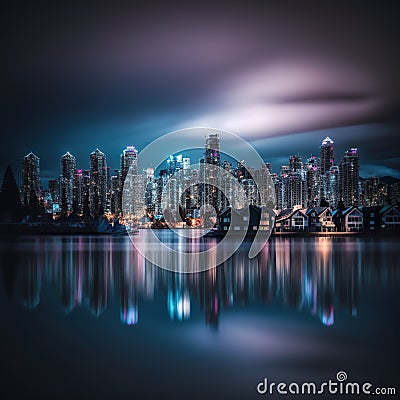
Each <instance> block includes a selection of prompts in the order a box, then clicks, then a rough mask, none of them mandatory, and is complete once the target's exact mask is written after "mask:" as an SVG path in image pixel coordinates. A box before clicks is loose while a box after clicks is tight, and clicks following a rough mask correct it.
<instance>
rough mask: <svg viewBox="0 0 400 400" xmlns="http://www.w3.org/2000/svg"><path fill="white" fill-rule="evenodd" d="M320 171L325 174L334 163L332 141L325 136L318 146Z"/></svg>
mask: <svg viewBox="0 0 400 400" xmlns="http://www.w3.org/2000/svg"><path fill="white" fill-rule="evenodd" d="M319 149H320V171H321V175H325V174H326V173H327V172H328V171H329V169H330V168H331V167H332V166H333V165H334V163H335V157H334V141H333V140H332V139H331V138H330V137H329V136H327V137H326V138H325V139H324V140H323V141H322V144H321V146H320V148H319Z"/></svg>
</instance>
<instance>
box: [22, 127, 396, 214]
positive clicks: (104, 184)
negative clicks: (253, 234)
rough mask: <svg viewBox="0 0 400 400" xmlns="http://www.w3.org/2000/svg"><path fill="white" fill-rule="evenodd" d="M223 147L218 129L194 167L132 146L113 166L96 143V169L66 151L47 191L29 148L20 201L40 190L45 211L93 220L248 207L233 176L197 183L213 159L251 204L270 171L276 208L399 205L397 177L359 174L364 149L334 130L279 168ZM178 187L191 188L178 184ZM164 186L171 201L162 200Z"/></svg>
mask: <svg viewBox="0 0 400 400" xmlns="http://www.w3.org/2000/svg"><path fill="white" fill-rule="evenodd" d="M223 150H224V147H223V143H222V144H220V138H219V136H218V134H209V135H208V136H205V145H204V153H203V157H202V158H201V159H200V160H199V164H197V163H196V162H193V166H196V164H197V166H196V168H195V169H192V168H191V159H190V158H189V157H187V155H188V154H185V152H183V153H181V154H175V155H170V156H169V157H168V158H167V159H166V160H164V161H163V162H162V163H161V164H160V165H159V166H157V168H154V167H151V166H146V165H141V164H140V153H139V150H138V149H136V148H135V146H133V145H128V146H127V147H126V148H125V149H123V150H122V152H121V154H120V164H119V166H120V168H117V169H112V168H111V166H110V165H109V164H108V163H107V156H106V154H104V153H103V152H102V151H101V150H99V149H98V148H96V150H94V151H93V152H91V153H90V155H89V159H90V168H89V169H86V170H83V169H77V164H76V158H75V157H74V156H73V155H72V154H71V153H69V152H67V153H65V154H64V155H63V156H61V158H60V169H61V174H60V175H59V178H58V179H57V178H55V179H52V180H50V181H49V189H43V188H42V186H41V185H40V159H39V157H37V156H36V155H35V154H33V153H32V152H31V153H29V154H28V155H26V156H25V157H24V158H23V162H22V182H23V184H22V185H21V201H22V204H25V207H26V206H27V204H28V203H31V201H32V192H34V193H35V194H36V197H37V198H38V199H39V201H40V202H42V203H43V204H44V206H45V208H46V210H47V212H52V213H53V214H54V213H56V214H57V213H59V212H64V213H67V214H70V213H71V212H75V213H78V214H88V213H89V212H90V214H91V215H92V216H93V217H95V219H97V218H98V217H100V216H102V215H104V214H112V215H121V214H125V213H127V212H128V214H131V215H135V216H136V218H141V217H142V216H144V215H152V216H154V217H155V216H164V217H165V213H166V212H167V215H169V214H168V211H167V210H177V209H178V206H179V208H180V207H183V209H184V210H185V213H187V215H188V216H189V217H191V218H198V216H199V214H198V213H199V209H200V208H201V205H205V204H210V205H212V206H213V207H214V209H215V210H216V211H217V213H219V212H221V211H222V210H223V209H224V207H226V206H228V205H232V206H233V207H234V208H243V207H244V205H243V204H242V203H241V201H239V202H237V201H238V199H236V196H235V195H234V197H233V198H232V199H234V198H235V199H236V200H234V204H229V202H228V201H227V199H226V197H225V196H227V194H226V193H230V191H231V189H232V188H230V185H231V184H229V185H228V186H226V185H227V182H226V183H224V184H223V183H222V181H221V182H220V179H222V176H219V174H218V175H216V176H214V177H211V176H208V180H209V183H210V182H211V181H210V179H211V180H212V181H213V183H211V185H214V187H215V186H216V187H221V186H220V185H221V184H223V185H225V186H226V187H225V189H224V190H226V191H227V192H226V193H225V194H224V193H222V192H221V191H220V190H219V189H218V190H217V191H214V190H213V189H212V187H213V186H210V185H201V184H200V185H199V184H198V179H199V176H202V175H203V174H204V173H205V169H204V168H206V166H207V165H209V166H210V167H211V166H218V167H222V168H223V170H224V171H227V172H230V175H231V176H233V177H234V178H235V179H236V180H237V181H238V182H239V183H240V185H241V186H242V187H243V189H244V193H245V196H246V198H247V200H246V201H247V202H248V204H253V205H256V206H257V205H258V206H261V205H262V202H260V201H261V198H260V197H259V196H260V195H262V194H261V193H263V192H261V191H260V189H259V188H258V189H257V185H256V183H255V179H260V178H257V176H259V177H262V176H264V175H265V174H267V172H269V173H270V177H271V178H268V179H270V184H271V185H273V187H274V194H271V193H269V194H266V196H267V198H268V199H269V200H268V201H271V204H274V208H276V209H292V208H293V207H299V206H300V207H303V208H305V207H320V206H327V205H329V206H330V207H331V208H333V209H336V208H338V207H339V205H340V204H342V205H343V206H345V207H348V206H353V205H356V206H362V205H364V206H372V205H384V204H398V203H399V184H398V183H397V184H396V183H395V182H394V183H393V185H387V184H386V183H381V182H380V178H379V177H376V176H375V177H370V178H367V179H363V178H362V177H360V175H359V170H360V163H359V152H358V149H357V148H355V147H352V148H348V149H347V150H346V151H345V152H344V154H343V155H340V154H339V155H338V154H337V152H336V151H335V142H334V140H333V139H332V138H330V137H329V136H327V137H326V138H325V139H323V140H322V142H321V145H320V146H319V156H316V155H311V156H310V157H309V158H307V159H305V160H303V158H302V156H301V155H300V154H297V155H290V156H289V157H288V163H286V165H281V166H280V167H279V172H278V173H276V172H274V171H273V169H272V165H271V163H269V162H266V161H265V160H264V161H263V164H262V165H260V166H259V167H258V168H252V167H248V166H247V165H246V160H237V161H236V165H234V164H232V162H230V161H232V160H226V159H224V158H225V154H224V151H223ZM199 167H200V168H199ZM207 168H208V167H207ZM179 171H182V172H183V175H182V179H183V180H182V181H180V180H179V179H180V178H177V177H178V175H177V176H176V177H175V178H174V174H175V173H178V172H179ZM128 174H129V175H128ZM267 175H268V174H267ZM267 175H266V178H267ZM172 178H174V179H172ZM266 178H261V179H266ZM176 179H178V180H176ZM126 182H128V185H127V186H126ZM180 185H185V187H187V188H188V189H183V188H180ZM124 186H126V188H125V189H124ZM210 189H211V190H210ZM182 190H183V192H184V193H186V195H185V197H186V200H184V199H183V198H180V195H179V192H180V191H182ZM126 191H127V193H131V195H130V197H129V199H130V200H129V203H126V204H125V205H126V206H128V208H129V211H127V209H126V208H125V209H124V208H123V193H124V192H126ZM164 192H165V194H166V195H167V197H166V198H165V199H167V198H168V203H165V200H163V193H164ZM132 195H133V197H131V196H132ZM270 196H272V197H270ZM242 201H243V200H242ZM240 204H242V205H240ZM48 207H50V208H49V209H48ZM85 207H86V211H85ZM133 210H134V211H133ZM146 213H147V214H146ZM173 220H174V221H175V218H173Z"/></svg>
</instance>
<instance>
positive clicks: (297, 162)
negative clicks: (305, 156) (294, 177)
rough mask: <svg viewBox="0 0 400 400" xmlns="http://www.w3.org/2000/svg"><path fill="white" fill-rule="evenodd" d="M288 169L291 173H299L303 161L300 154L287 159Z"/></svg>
mask: <svg viewBox="0 0 400 400" xmlns="http://www.w3.org/2000/svg"><path fill="white" fill-rule="evenodd" d="M289 168H290V170H291V171H292V172H296V171H299V170H301V169H302V168H303V160H302V158H301V155H300V154H297V155H295V156H290V157H289Z"/></svg>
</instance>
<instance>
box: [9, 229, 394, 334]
mask: <svg viewBox="0 0 400 400" xmlns="http://www.w3.org/2000/svg"><path fill="white" fill-rule="evenodd" d="M125 239H126V240H125ZM210 240H211V242H202V244H201V243H200V242H199V241H192V240H190V239H185V238H179V237H178V238H177V239H176V245H177V246H180V244H182V245H184V248H186V249H187V250H191V251H195V250H197V251H199V250H200V249H202V248H203V246H210V245H214V244H215V243H214V242H213V241H214V240H216V239H210ZM336 244H337V242H335V241H334V240H332V239H331V238H326V237H319V238H313V239H311V240H310V239H299V238H298V239H296V240H292V239H290V238H274V239H273V240H271V241H270V242H269V243H268V245H267V246H266V247H265V248H264V249H263V251H262V252H261V253H260V254H259V255H258V256H257V257H255V258H253V259H249V258H248V256H247V253H248V249H249V246H250V244H249V243H247V244H246V243H244V244H243V245H242V247H241V249H239V251H237V252H236V253H235V254H234V255H233V256H232V257H231V258H229V259H228V260H227V261H225V262H224V263H223V264H222V265H221V266H219V267H218V268H213V269H210V270H207V271H204V272H201V273H196V274H179V273H175V272H170V271H166V270H163V269H160V268H158V267H155V266H154V265H152V264H151V263H149V262H148V261H145V259H144V258H143V257H142V256H141V255H140V254H139V253H137V252H135V251H133V249H132V247H131V246H130V242H129V239H128V238H119V239H118V240H116V239H114V238H112V237H107V238H95V237H79V238H73V237H64V238H60V237H55V238H38V239H37V240H36V242H35V246H36V248H37V249H38V251H37V253H36V258H35V257H32V256H28V255H27V253H26V252H18V253H16V254H15V255H13V257H12V260H13V263H14V265H13V270H15V271H16V276H17V279H16V281H15V283H14V284H16V285H17V290H16V291H13V290H12V288H11V289H10V293H12V292H16V294H17V296H18V300H19V302H20V303H21V304H22V305H23V306H24V307H26V308H28V309H32V308H35V307H37V306H38V305H39V302H40V294H41V291H42V290H44V287H46V286H47V285H51V286H53V287H54V286H55V287H57V288H58V290H59V294H60V302H61V303H62V305H63V308H64V310H65V311H66V312H72V311H73V310H75V309H76V308H79V307H87V308H88V309H89V310H90V312H91V314H92V315H94V316H95V317H100V316H101V315H102V314H103V313H104V311H105V310H106V309H107V307H108V306H109V304H111V303H114V302H115V301H118V298H119V299H120V301H119V304H120V320H121V322H122V323H124V324H128V325H135V324H137V323H138V322H139V314H140V309H139V305H140V304H141V300H147V301H154V298H155V296H156V295H157V296H159V297H160V298H162V299H164V301H165V307H166V311H167V313H168V315H169V317H170V318H171V319H173V320H180V321H183V320H185V319H189V318H191V317H192V314H193V310H195V309H198V310H200V311H201V312H202V313H203V315H204V321H205V323H206V324H207V325H209V326H210V327H213V328H215V329H217V328H218V324H219V318H220V315H221V313H223V312H224V310H225V309H227V308H233V307H241V308H245V307H250V306H251V305H252V304H260V303H264V304H265V307H268V305H269V304H272V303H273V304H275V305H276V304H282V305H287V306H290V307H291V308H293V309H295V310H299V311H302V312H306V313H309V314H310V315H315V316H316V317H318V319H320V321H321V322H322V323H323V324H325V325H327V326H330V325H333V324H334V322H335V314H336V313H337V312H345V313H346V314H348V315H349V316H352V317H355V316H357V314H358V301H359V297H360V291H361V290H362V288H363V287H364V286H368V285H370V284H372V283H373V284H379V285H388V284H389V283H390V282H393V281H397V282H398V281H400V272H399V270H398V268H396V267H397V265H396V263H395V262H393V263H391V262H388V263H385V264H382V263H380V262H379V261H380V260H381V259H382V257H383V255H382V253H381V252H380V249H379V248H377V249H374V251H373V252H369V253H366V252H365V251H363V250H362V248H361V247H360V246H361V244H360V241H359V239H358V238H354V239H352V240H350V241H348V242H346V251H343V247H341V246H337V245H336ZM212 254H213V253H210V256H212ZM385 256H386V255H385ZM171 262H175V263H176V262H179V256H176V259H174V260H171ZM377 265H379V268H378V267H377ZM10 284H13V283H12V282H11V283H10Z"/></svg>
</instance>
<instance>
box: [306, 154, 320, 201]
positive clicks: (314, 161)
mask: <svg viewBox="0 0 400 400" xmlns="http://www.w3.org/2000/svg"><path fill="white" fill-rule="evenodd" d="M305 169H306V183H307V206H308V207H317V206H318V205H319V195H320V193H319V159H318V158H317V157H316V156H313V155H311V156H310V158H309V159H307V164H306V166H305Z"/></svg>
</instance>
